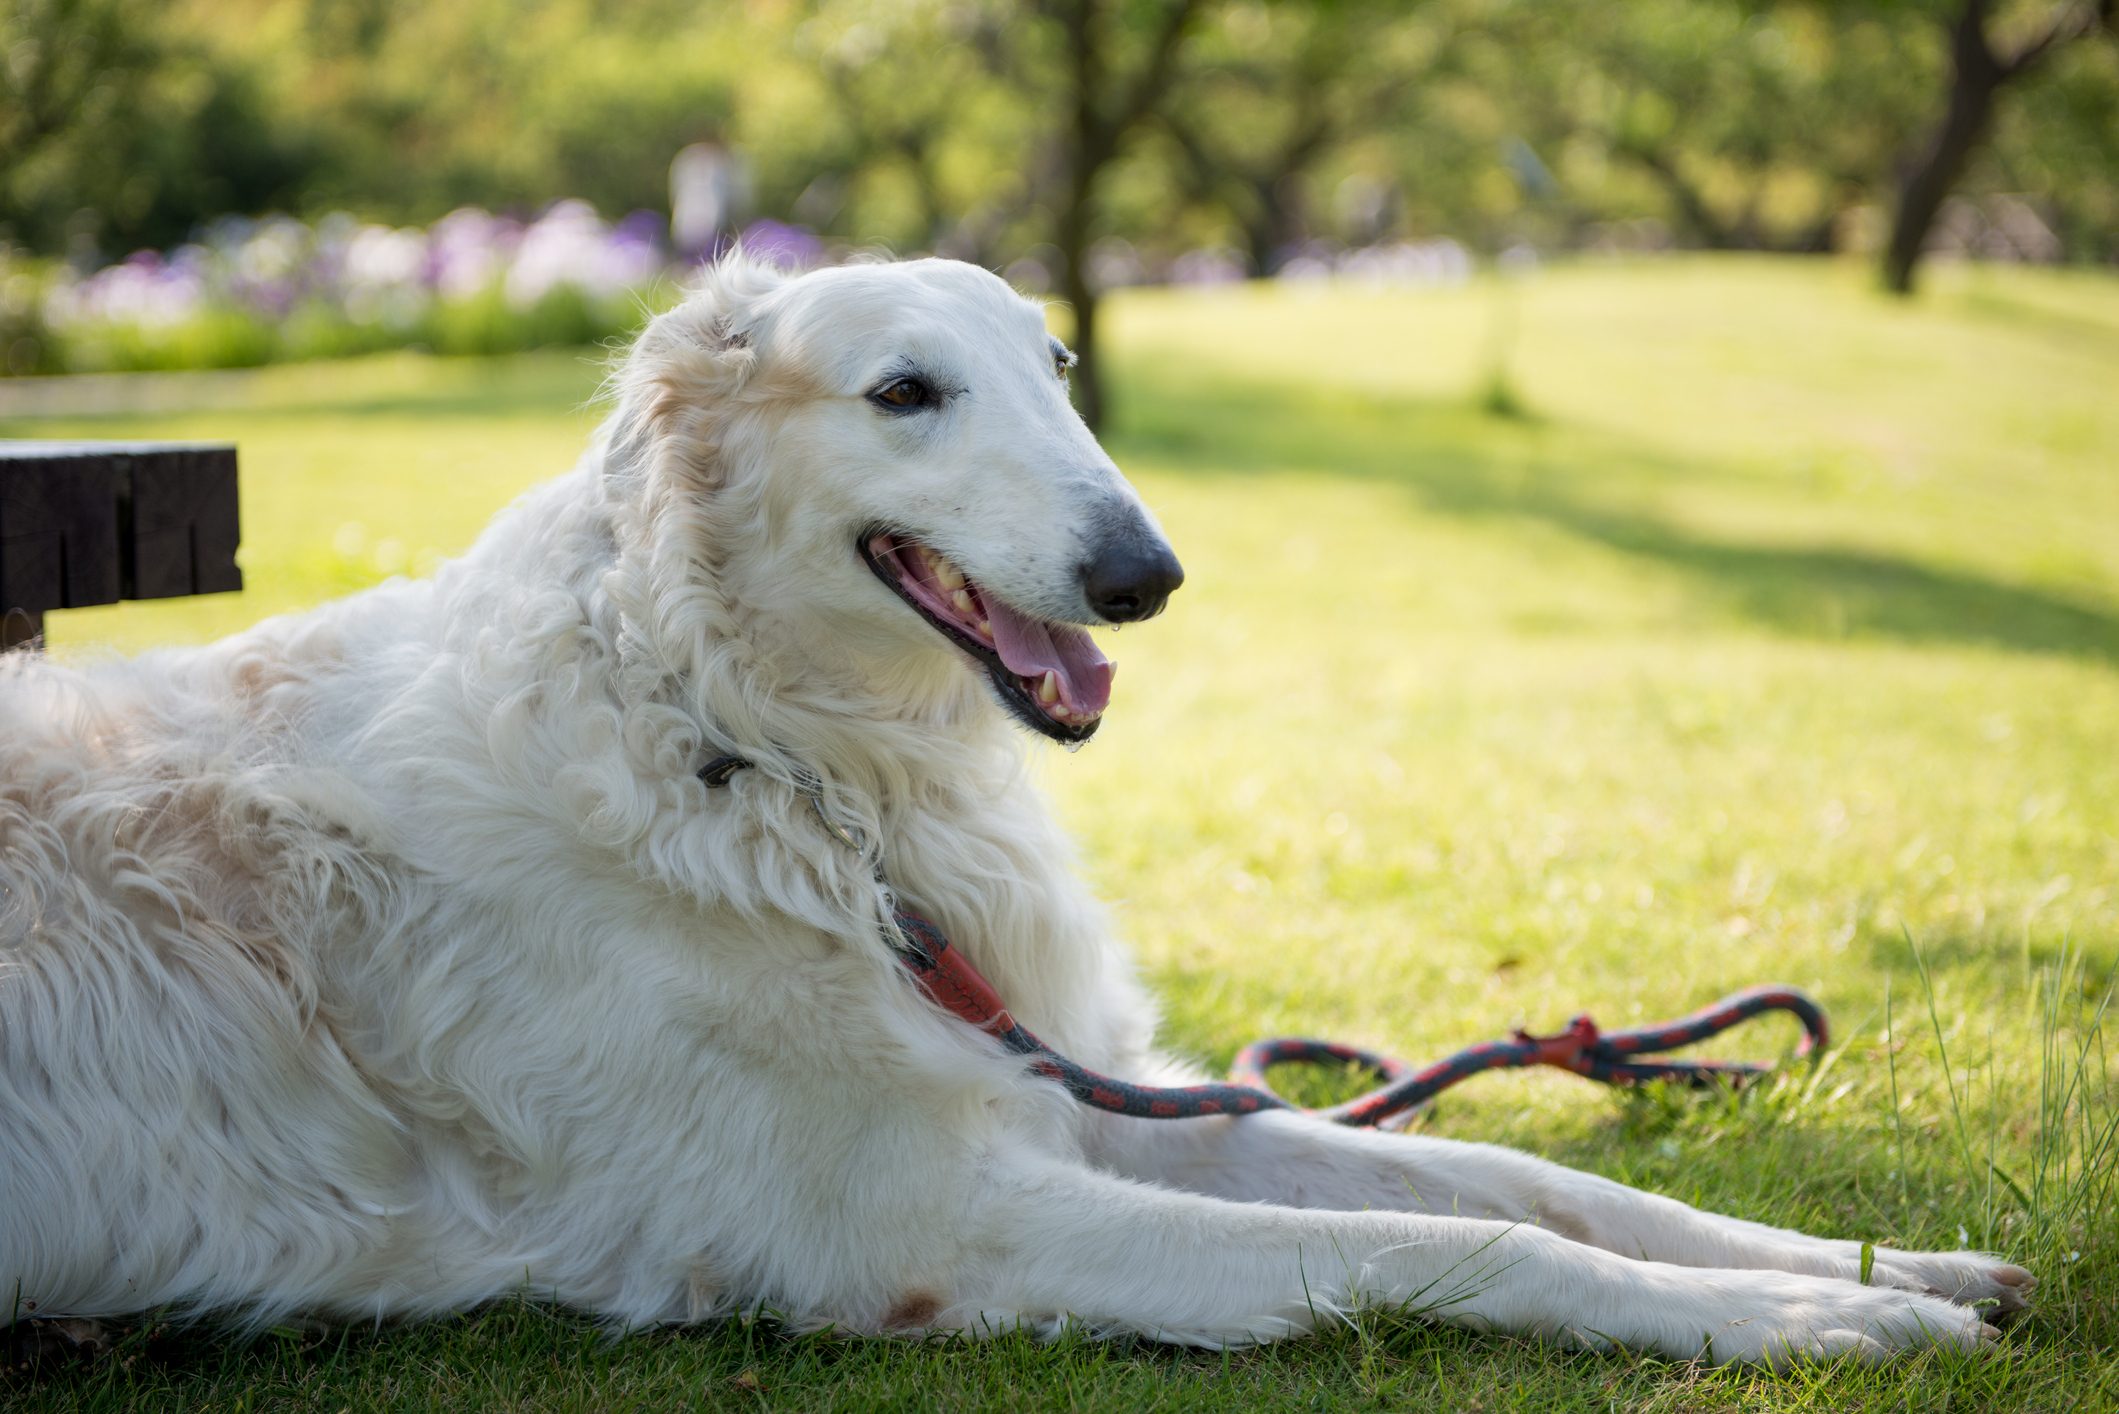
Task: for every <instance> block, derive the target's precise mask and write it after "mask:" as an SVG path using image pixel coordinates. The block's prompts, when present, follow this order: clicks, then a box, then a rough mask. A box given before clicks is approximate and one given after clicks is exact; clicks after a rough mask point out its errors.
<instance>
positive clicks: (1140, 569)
mask: <svg viewBox="0 0 2119 1414" xmlns="http://www.w3.org/2000/svg"><path fill="white" fill-rule="evenodd" d="M1184 582H1185V567H1184V566H1183V565H1180V564H1179V563H1177V555H1176V554H1175V552H1173V551H1172V550H1171V549H1170V546H1169V544H1168V543H1167V542H1166V541H1165V540H1164V539H1163V538H1162V537H1161V536H1160V535H1157V534H1156V533H1155V532H1154V531H1152V530H1150V529H1148V528H1147V527H1146V526H1137V527H1134V528H1132V529H1130V530H1128V531H1126V532H1124V533H1121V534H1119V535H1114V536H1112V537H1111V538H1110V540H1108V541H1106V542H1105V544H1104V545H1103V547H1102V548H1101V549H1100V550H1099V551H1098V552H1097V554H1096V556H1095V557H1094V558H1093V559H1091V560H1090V561H1089V562H1088V563H1087V564H1084V565H1083V566H1082V594H1083V597H1085V598H1086V599H1088V601H1089V607H1090V608H1091V609H1094V610H1095V611H1096V613H1097V615H1098V616H1099V617H1101V618H1103V619H1105V620H1107V621H1109V622H1111V623H1115V624H1130V623H1135V622H1137V621H1139V620H1141V619H1151V618H1153V617H1155V616H1156V615H1157V614H1159V613H1161V612H1162V610H1163V605H1164V604H1167V603H1168V602H1169V601H1170V596H1171V595H1172V594H1174V593H1176V592H1177V586H1178V585H1180V584H1183V583H1184Z"/></svg>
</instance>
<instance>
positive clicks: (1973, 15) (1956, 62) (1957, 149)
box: [1884, 0, 2008, 295]
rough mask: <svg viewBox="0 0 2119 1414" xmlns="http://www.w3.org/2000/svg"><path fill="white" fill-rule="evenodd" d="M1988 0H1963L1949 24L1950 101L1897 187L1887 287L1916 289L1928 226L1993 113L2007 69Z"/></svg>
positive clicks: (1906, 290) (1887, 250) (1902, 290)
mask: <svg viewBox="0 0 2119 1414" xmlns="http://www.w3.org/2000/svg"><path fill="white" fill-rule="evenodd" d="M1986 16H1987V5H1986V0H1965V6H1964V9H1963V11H1962V12H1960V13H1959V15H1958V17H1957V23H1956V24H1955V25H1953V26H1952V27H1951V30H1950V102H1949V107H1948V108H1947V109H1946V110H1945V111H1944V113H1943V119H1942V126H1941V127H1940V128H1938V129H1937V130H1936V133H1935V137H1934V139H1933V140H1932V141H1931V142H1930V143H1929V144H1928V146H1927V149H1926V150H1925V151H1924V152H1922V154H1921V155H1920V158H1919V159H1918V160H1917V161H1916V162H1915V163H1914V164H1913V166H1912V168H1911V170H1909V171H1908V172H1907V173H1906V177H1905V181H1904V183H1903V184H1902V185H1901V186H1900V187H1899V192H1898V211H1897V214H1896V215H1895V216H1894V217H1893V219H1892V222H1891V241H1890V244H1889V245H1888V246H1887V247H1885V250H1884V288H1886V289H1888V290H1889V291H1891V293H1893V294H1898V295H1907V294H1911V293H1912V292H1913V271H1914V267H1915V266H1917V265H1918V264H1919V263H1920V257H1921V252H1922V251H1923V250H1925V249H1926V247H1927V244H1928V232H1929V231H1930V230H1932V229H1933V228H1934V225H1935V217H1936V214H1937V213H1938V212H1940V211H1941V210H1942V204H1943V202H1945V201H1947V200H1948V199H1949V196H1950V191H1951V189H1952V188H1953V187H1955V186H1956V185H1957V179H1958V178H1959V177H1961V176H1963V175H1964V169H1965V167H1966V166H1967V165H1968V164H1969V163H1970V162H1971V160H1972V154H1973V152H1975V151H1977V150H1978V147H1979V144H1980V141H1981V140H1982V139H1983V138H1985V136H1986V133H1987V127H1988V125H1989V124H1990V123H1991V122H1992V121H1993V118H1994V95H1995V94H1996V93H1998V92H1999V91H2000V89H2001V84H2002V81H2003V80H2004V79H2006V78H2007V77H2008V70H2007V69H2006V68H2004V67H2003V65H2002V63H2001V61H2000V60H1999V59H1996V58H1995V57H1994V51H1993V50H1992V49H1990V48H1988V47H1987V36H1986Z"/></svg>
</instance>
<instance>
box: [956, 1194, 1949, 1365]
mask: <svg viewBox="0 0 2119 1414" xmlns="http://www.w3.org/2000/svg"><path fill="white" fill-rule="evenodd" d="M981 1182H982V1188H983V1192H982V1193H981V1194H980V1195H979V1197H978V1198H977V1199H975V1200H974V1203H973V1206H972V1209H971V1211H970V1213H969V1214H967V1217H968V1219H969V1222H968V1225H967V1227H966V1229H965V1230H964V1234H963V1235H964V1236H965V1237H967V1238H968V1239H969V1241H968V1242H967V1243H966V1246H965V1252H966V1254H967V1256H966V1258H965V1259H964V1261H963V1263H962V1265H961V1266H960V1268H959V1270H958V1273H957V1278H956V1281H955V1282H954V1290H953V1292H952V1300H953V1305H952V1307H951V1309H950V1310H948V1311H946V1312H944V1313H942V1319H941V1320H939V1321H938V1322H936V1324H940V1325H949V1326H957V1327H961V1328H965V1329H969V1330H972V1331H980V1330H991V1329H995V1328H1007V1327H1011V1326H1014V1325H1018V1324H1021V1325H1029V1326H1032V1327H1034V1328H1042V1329H1049V1328H1050V1327H1051V1326H1052V1325H1054V1324H1056V1323H1061V1322H1065V1321H1068V1320H1073V1321H1077V1322H1080V1323H1081V1324H1082V1325H1084V1326H1086V1327H1088V1328H1090V1329H1092V1330H1098V1331H1110V1330H1130V1331H1135V1332H1139V1333H1142V1334H1145V1335H1149V1336H1153V1337H1155V1338H1158V1339H1163V1340H1169V1341H1174V1342H1179V1343H1188V1344H1203V1345H1226V1344H1239V1343H1248V1342H1253V1341H1258V1340H1266V1339H1272V1338H1276V1337H1279V1336H1283V1335H1288V1334H1292V1333H1295V1332H1298V1331H1302V1330H1306V1329H1309V1328H1311V1327H1313V1326H1315V1325H1317V1324H1319V1323H1320V1322H1322V1321H1326V1320H1330V1319H1333V1318H1335V1317H1338V1316H1340V1315H1341V1314H1343V1313H1345V1312H1347V1311H1350V1310H1352V1309H1355V1308H1358V1307H1362V1306H1378V1305H1391V1306H1403V1307H1407V1308H1410V1309H1412V1310H1414V1311H1417V1312H1419V1313H1421V1314H1423V1315H1425V1316H1427V1317H1429V1318H1430V1319H1434V1320H1439V1321H1443V1322H1446V1323H1449V1324H1453V1325H1463V1326H1468V1327H1472V1328H1475V1329H1493V1330H1501V1331H1507V1332H1514V1333H1518V1334H1526V1335H1539V1336H1545V1337H1550V1338H1556V1339H1560V1340H1564V1341H1567V1342H1569V1343H1573V1344H1580V1345H1586V1346H1592V1347H1601V1346H1605V1345H1610V1344H1619V1345H1624V1346H1627V1347H1629V1348H1635V1349H1645V1350H1654V1351H1658V1352H1660V1353H1662V1354H1664V1355H1668V1356H1673V1357H1678V1358H1687V1357H1691V1356H1695V1355H1700V1354H1703V1353H1704V1354H1708V1355H1709V1356H1710V1357H1711V1358H1713V1359H1716V1360H1723V1361H1727V1360H1764V1361H1779V1360H1782V1359H1785V1358H1788V1357H1789V1356H1805V1355H1832V1354H1840V1353H1853V1354H1858V1355H1862V1356H1868V1357H1875V1356H1879V1355H1882V1354H1884V1353H1886V1352H1888V1351H1889V1350H1892V1349H1902V1348H1910V1347H1913V1346H1921V1345H1930V1344H1942V1345H1949V1346H1953V1347H1957V1348H1960V1349H1964V1348H1970V1347H1973V1346H1976V1345H1977V1344H1978V1343H1979V1342H1980V1341H1981V1340H1982V1339H1983V1338H1984V1337H1985V1336H1986V1334H1987V1332H1986V1329H1985V1327H1984V1326H1983V1324H1982V1323H1981V1321H1980V1319H1979V1317H1978V1316H1977V1315H1975V1314H1974V1313H1972V1312H1970V1311H1966V1310H1964V1309H1963V1308H1961V1307H1956V1306H1952V1305H1950V1304H1949V1303H1947V1302H1944V1301H1940V1300H1937V1299H1935V1298H1933V1297H1929V1296H1924V1295H1918V1294H1914V1293H1911V1292H1905V1291H1900V1290H1896V1289H1893V1288H1877V1287H1863V1286H1857V1285H1854V1284H1852V1283H1848V1282H1840V1281H1831V1280H1825V1279H1820V1278H1817V1277H1808V1276H1797V1275H1792V1274H1786V1273H1761V1272H1733V1271H1706V1270H1701V1269H1697V1268H1688V1267H1680V1266H1671V1265H1667V1264H1663V1263H1655V1262H1634V1261H1628V1260H1626V1259H1624V1258H1622V1257H1619V1256H1617V1255H1615V1254H1613V1253H1610V1252H1607V1251H1602V1250H1599V1249H1597V1248H1594V1247H1587V1246H1583V1245H1581V1244H1579V1243H1574V1242H1569V1241H1567V1240H1565V1239H1564V1238H1561V1237H1559V1236H1558V1235H1556V1234H1554V1233H1551V1232H1548V1231H1545V1230H1543V1229H1541V1228H1539V1227H1536V1226H1534V1225H1531V1224H1527V1223H1509V1222H1495V1221H1490V1220H1481V1219H1473V1218H1457V1217H1435V1216H1428V1215H1420V1214H1413V1213H1403V1212H1329V1211H1318V1210H1314V1209H1313V1210H1305V1209H1298V1208H1292V1207H1284V1206H1273V1205H1264V1204H1256V1203H1235V1202H1230V1201H1227V1200H1226V1199H1221V1198H1211V1197H1203V1196H1200V1195H1198V1194H1191V1193H1180V1192H1175V1191H1172V1190H1170V1189H1166V1188H1158V1187H1154V1186H1150V1185H1146V1184H1139V1183H1133V1182H1130V1181H1128V1180H1125V1179H1120V1178H1117V1177H1114V1176H1112V1175H1109V1174H1105V1173H1099V1172H1096V1171H1093V1170H1090V1169H1086V1168H1083V1167H1080V1166H1078V1165H1074V1164H1068V1163H1063V1162H1059V1161H1042V1160H1035V1161H1033V1160H1016V1161H1006V1160H1003V1161H997V1162H995V1163H994V1164H993V1165H992V1166H990V1167H989V1168H988V1169H986V1170H985V1171H984V1172H983V1174H982V1180H981Z"/></svg>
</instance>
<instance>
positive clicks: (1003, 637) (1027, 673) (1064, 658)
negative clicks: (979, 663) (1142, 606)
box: [985, 598, 1117, 716]
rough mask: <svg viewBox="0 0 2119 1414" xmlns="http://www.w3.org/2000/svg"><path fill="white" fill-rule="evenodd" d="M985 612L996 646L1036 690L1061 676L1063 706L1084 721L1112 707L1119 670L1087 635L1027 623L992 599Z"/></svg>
mask: <svg viewBox="0 0 2119 1414" xmlns="http://www.w3.org/2000/svg"><path fill="white" fill-rule="evenodd" d="M985 609H986V619H987V622H989V623H991V624H992V625H993V646H994V647H995V648H997V649H998V650H1000V655H1001V661H1002V662H1003V663H1006V664H1007V665H1008V671H1009V672H1011V673H1020V674H1022V675H1023V676H1024V677H1026V678H1028V679H1030V682H1031V686H1032V689H1033V690H1034V689H1035V687H1036V685H1037V682H1038V680H1039V679H1041V678H1043V677H1044V676H1045V674H1046V673H1048V672H1050V673H1058V674H1059V690H1060V701H1062V702H1064V703H1066V704H1067V706H1068V707H1070V708H1072V709H1073V710H1074V711H1075V712H1076V713H1078V714H1080V715H1083V716H1095V715H1096V714H1097V713H1098V712H1101V711H1103V710H1104V708H1105V707H1107V706H1109V705H1110V703H1111V677H1112V674H1113V673H1115V672H1116V671H1117V669H1115V668H1114V667H1112V665H1111V660H1110V659H1108V658H1106V657H1105V656H1104V655H1103V654H1102V653H1101V652H1099V651H1097V647H1096V642H1095V640H1094V639H1092V638H1090V637H1089V635H1088V633H1087V632H1086V631H1085V630H1082V629H1078V628H1075V627H1074V626H1072V625H1071V624H1047V623H1040V622H1038V621H1037V620H1035V619H1026V618H1024V617H1023V616H1022V615H1020V614H1018V613H1016V612H1015V611H1014V610H1013V609H1010V608H1008V607H1007V606H1006V605H1004V604H1000V603H997V602H995V601H994V600H993V599H991V598H988V599H986V600H985Z"/></svg>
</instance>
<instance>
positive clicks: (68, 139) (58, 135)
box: [0, 0, 309, 256]
mask: <svg viewBox="0 0 2119 1414" xmlns="http://www.w3.org/2000/svg"><path fill="white" fill-rule="evenodd" d="M0 76H4V78H5V86H4V88H0V233H5V234H9V235H12V236H13V237H14V238H15V239H17V240H20V241H22V242H24V243H26V244H28V245H31V246H33V247H37V248H41V249H46V250H56V249H60V248H63V247H67V246H72V247H74V248H75V250H76V253H77V254H83V255H85V254H87V253H88V252H90V251H97V252H100V253H102V254H103V255H106V256H108V255H117V254H123V253H125V252H127V251H130V250H133V249H135V248H137V247H140V246H149V245H171V244H175V243H176V242H178V241H181V240H183V239H184V238H185V237H186V236H187V235H189V234H190V232H191V229H192V227H193V226H194V225H196V224H197V222H198V221H199V220H200V218H201V216H202V215H204V214H212V213H217V212H222V211H243V210H251V209H255V208H256V207H258V206H261V205H265V204H269V203H272V202H275V201H281V200H285V199H286V198H287V197H288V196H289V195H290V194H291V193H292V192H293V190H294V189H295V186H296V183H297V182H298V181H299V178H300V176H301V172H302V170H303V167H304V166H305V164H306V162H307V161H308V159H309V154H308V152H307V151H306V150H305V145H304V143H303V142H302V141H301V139H300V138H299V137H298V136H296V135H294V134H291V133H290V132H288V131H287V130H286V129H285V128H284V127H281V126H277V125H275V124H274V123H273V122H271V121H270V120H269V119H268V118H267V116H266V115H265V113H264V112H263V111H262V110H263V107H264V103H263V99H262V95H261V93H260V91H259V89H258V86H257V85H256V84H255V83H254V82H253V80H252V78H251V76H250V74H249V73H248V72H247V71H245V70H244V69H242V68H241V67H240V66H237V65H233V64H230V63H228V62H226V61H225V60H223V59H222V58H220V57H219V56H218V55H216V54H214V53H212V52H211V51H210V50H209V49H207V48H206V47H205V46H202V45H199V44H197V43H195V42H193V41H192V40H191V39H190V38H189V37H188V36H185V35H183V34H180V33H172V32H171V31H170V30H169V28H168V27H167V26H166V24H165V22H164V16H163V12H162V11H161V9H160V8H159V7H158V6H157V5H156V4H155V3H153V0H10V3H8V4H7V5H5V6H0Z"/></svg>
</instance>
